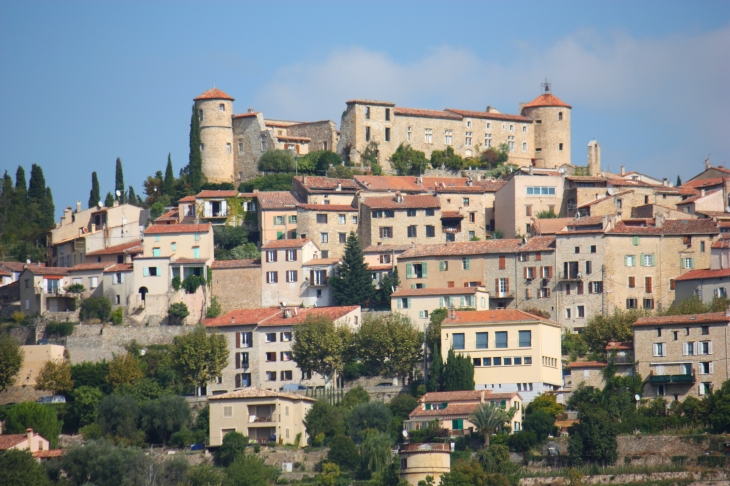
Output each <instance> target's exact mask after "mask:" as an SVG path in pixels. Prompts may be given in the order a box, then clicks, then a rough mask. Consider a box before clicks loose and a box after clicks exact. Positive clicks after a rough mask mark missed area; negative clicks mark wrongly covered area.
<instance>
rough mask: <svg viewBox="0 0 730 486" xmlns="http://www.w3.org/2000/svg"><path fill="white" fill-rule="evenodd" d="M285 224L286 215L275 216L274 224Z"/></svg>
mask: <svg viewBox="0 0 730 486" xmlns="http://www.w3.org/2000/svg"><path fill="white" fill-rule="evenodd" d="M283 224H284V216H274V225H276V226H280V225H283Z"/></svg>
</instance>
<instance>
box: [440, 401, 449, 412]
mask: <svg viewBox="0 0 730 486" xmlns="http://www.w3.org/2000/svg"><path fill="white" fill-rule="evenodd" d="M448 406H449V404H448V403H447V402H444V403H442V404H441V410H443V409H445V408H446V407H448Z"/></svg>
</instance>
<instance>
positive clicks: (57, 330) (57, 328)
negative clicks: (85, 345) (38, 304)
mask: <svg viewBox="0 0 730 486" xmlns="http://www.w3.org/2000/svg"><path fill="white" fill-rule="evenodd" d="M75 325H76V323H75V322H49V323H48V324H47V325H46V335H47V336H58V337H66V336H70V335H71V334H72V333H73V332H74V326H75Z"/></svg>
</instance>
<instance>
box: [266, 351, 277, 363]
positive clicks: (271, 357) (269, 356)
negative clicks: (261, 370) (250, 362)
mask: <svg viewBox="0 0 730 486" xmlns="http://www.w3.org/2000/svg"><path fill="white" fill-rule="evenodd" d="M266 361H276V353H274V352H270V353H266Z"/></svg>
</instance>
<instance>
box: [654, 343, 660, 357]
mask: <svg viewBox="0 0 730 486" xmlns="http://www.w3.org/2000/svg"><path fill="white" fill-rule="evenodd" d="M654 356H659V345H658V344H656V343H655V344H654Z"/></svg>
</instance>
